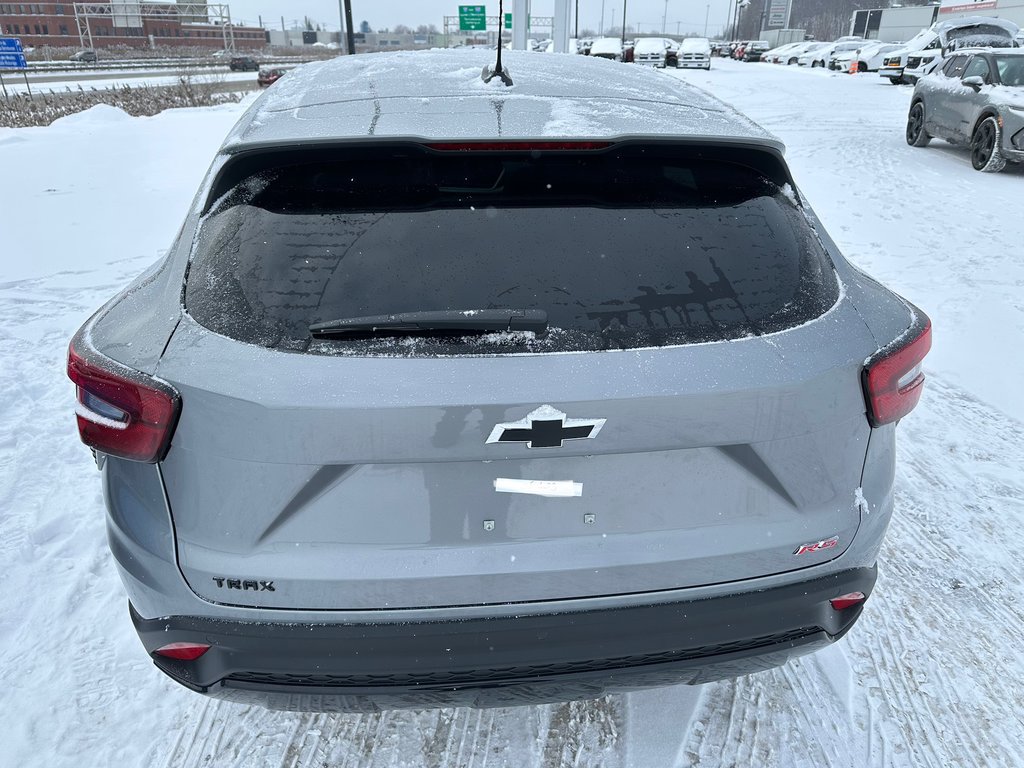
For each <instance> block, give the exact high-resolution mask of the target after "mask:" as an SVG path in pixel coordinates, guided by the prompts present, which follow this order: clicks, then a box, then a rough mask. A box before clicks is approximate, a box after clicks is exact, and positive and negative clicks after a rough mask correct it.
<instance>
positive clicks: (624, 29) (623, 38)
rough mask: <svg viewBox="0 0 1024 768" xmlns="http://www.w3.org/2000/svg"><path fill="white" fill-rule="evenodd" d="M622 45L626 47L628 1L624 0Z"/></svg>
mask: <svg viewBox="0 0 1024 768" xmlns="http://www.w3.org/2000/svg"><path fill="white" fill-rule="evenodd" d="M622 45H623V46H625V45H626V0H622Z"/></svg>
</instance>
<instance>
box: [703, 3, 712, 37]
mask: <svg viewBox="0 0 1024 768" xmlns="http://www.w3.org/2000/svg"><path fill="white" fill-rule="evenodd" d="M710 15H711V4H710V3H709V4H708V5H706V6H705V10H704V37H707V36H708V16H710Z"/></svg>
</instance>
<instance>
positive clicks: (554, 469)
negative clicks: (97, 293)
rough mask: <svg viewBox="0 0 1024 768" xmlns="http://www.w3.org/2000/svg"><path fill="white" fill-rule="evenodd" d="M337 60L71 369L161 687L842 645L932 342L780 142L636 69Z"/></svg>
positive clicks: (478, 680)
mask: <svg viewBox="0 0 1024 768" xmlns="http://www.w3.org/2000/svg"><path fill="white" fill-rule="evenodd" d="M491 55H492V54H490V53H489V52H487V51H479V50H465V51H430V52H422V53H412V54H410V53H398V54H386V55H375V56H373V57H369V56H367V57H363V56H352V57H341V58H339V59H335V60H332V61H329V62H323V63H317V64H311V65H308V66H305V67H302V68H300V69H298V70H296V71H295V72H294V73H293V74H290V75H289V76H288V77H287V78H284V79H282V80H281V81H280V82H279V83H278V84H277V85H275V87H274V88H272V89H270V90H269V91H268V92H267V93H265V94H264V95H262V96H261V97H260V98H259V99H258V100H257V101H256V102H255V103H254V104H253V106H252V107H251V108H250V109H249V111H248V112H247V113H246V114H245V115H244V116H243V117H242V119H241V120H240V121H239V123H238V125H237V126H236V127H235V128H234V129H233V130H232V131H231V133H230V135H229V136H228V138H227V140H226V141H225V143H224V145H223V147H222V148H221V150H220V152H219V153H218V154H217V156H216V158H215V159H214V161H213V165H212V167H211V168H210V171H209V173H208V175H207V177H206V179H205V181H204V182H203V183H202V186H201V187H200V189H199V192H198V194H197V196H196V199H195V203H194V205H193V207H192V209H191V211H190V212H189V214H188V216H187V218H186V219H185V222H184V225H183V226H182V229H181V232H180V234H179V235H178V238H177V240H176V242H175V243H174V244H173V246H172V247H171V249H170V251H169V252H168V254H167V255H166V257H165V258H163V259H162V260H161V261H160V262H159V263H158V264H156V265H154V267H153V268H152V269H151V270H150V271H149V272H148V273H147V274H145V275H143V276H141V277H140V278H139V279H138V280H136V281H135V282H134V283H133V284H132V285H130V286H129V287H128V288H126V289H125V290H124V291H123V292H121V293H120V294H118V295H117V296H115V297H114V298H112V299H111V300H110V301H109V302H108V303H107V304H106V305H105V306H104V307H102V308H101V309H100V310H99V311H98V312H97V313H96V314H95V315H94V316H93V317H92V318H91V319H90V320H89V321H88V322H87V323H86V324H85V325H84V326H83V328H82V329H81V331H79V333H78V334H77V335H76V336H75V338H74V339H73V340H72V342H71V346H70V350H69V360H68V371H69V375H70V377H71V378H72V380H73V381H74V382H75V383H76V384H77V387H78V389H77V398H78V399H77V406H76V414H77V420H78V427H79V430H80V433H81V436H82V439H83V440H84V442H85V443H86V444H87V445H89V446H90V447H91V448H92V449H93V451H94V453H95V455H96V458H97V463H98V464H99V467H100V469H101V472H102V476H103V487H104V496H105V500H106V505H107V515H108V528H109V537H110V546H111V549H112V551H113V554H114V557H115V560H116V562H117V564H118V567H119V569H120V573H121V577H122V579H123V582H124V585H125V588H126V591H127V593H128V597H129V600H130V613H131V618H132V621H133V622H134V624H135V627H136V628H137V630H138V633H139V635H140V637H141V639H142V642H143V644H144V646H145V648H146V651H147V652H148V653H149V654H150V656H151V657H152V659H153V661H154V662H155V663H156V665H157V666H158V667H159V668H160V669H161V670H162V671H163V672H165V673H167V674H168V675H170V676H171V677H172V678H173V679H175V680H176V681H178V682H179V683H181V684H182V685H184V686H186V687H188V688H190V689H192V690H194V691H197V692H200V693H204V694H209V695H214V696H219V697H223V698H227V699H233V700H239V701H256V702H260V703H262V704H264V705H267V706H270V707H274V708H282V709H298V710H325V709H326V710H330V709H336V710H367V709H376V708H396V707H416V708H424V707H433V706H446V705H472V706H491V705H509V704H517V703H526V702H543V701H557V700H567V699H578V698H589V697H595V696H599V695H601V694H603V693H605V692H607V691H614V690H629V689H634V688H640V687H645V686H659V685H667V684H671V683H680V682H681V683H702V682H706V681H711V680H716V679H721V678H728V677H735V676H737V675H742V674H746V673H749V672H754V671H759V670H764V669H767V668H770V667H773V666H776V665H779V664H783V663H785V662H786V661H787V660H788V659H789V658H791V657H793V656H796V655H799V654H803V653H808V652H810V651H813V650H815V649H818V648H822V647H825V646H827V645H829V644H830V643H832V642H834V641H835V640H837V639H838V638H840V637H842V636H843V634H844V633H846V632H847V630H849V629H850V627H851V625H852V624H853V623H854V621H855V620H856V619H857V617H858V616H859V615H860V613H861V610H862V608H863V605H864V601H865V600H866V599H867V596H868V595H869V594H870V592H871V589H872V586H873V584H874V582H875V573H876V570H875V568H876V566H875V562H876V557H877V555H878V551H879V547H880V545H881V542H882V537H883V534H884V532H885V529H886V526H887V525H888V522H889V518H890V515H891V513H892V507H893V474H894V467H893V460H894V440H895V428H896V423H897V421H898V420H899V419H901V418H902V417H903V416H905V415H906V414H907V413H909V412H910V410H911V409H912V408H913V407H914V406H915V404H916V403H917V401H918V398H919V397H920V395H921V392H922V383H923V380H924V377H923V375H922V373H921V362H922V359H923V358H924V356H925V354H926V353H927V351H928V348H929V345H930V339H931V334H930V323H929V321H928V318H927V317H926V316H925V315H924V314H923V313H922V312H921V311H920V310H917V309H915V308H914V307H913V306H912V305H910V304H909V303H907V302H906V301H904V300H903V299H901V298H900V297H898V296H896V295H895V294H893V293H892V292H891V291H889V290H887V289H886V288H884V287H883V286H881V285H879V284H878V283H877V282H875V281H874V280H872V279H871V278H869V277H867V276H866V275H864V274H863V273H861V272H859V271H858V270H857V269H855V268H853V267H852V266H851V265H850V264H849V263H848V262H847V261H846V260H845V259H844V258H843V256H842V254H841V253H840V252H839V250H838V249H837V248H836V246H835V244H834V243H833V242H832V241H831V240H830V239H829V237H828V235H827V234H826V233H825V231H824V229H823V228H822V226H821V224H820V222H819V221H818V220H817V219H816V217H815V215H814V213H813V212H812V211H811V209H810V208H809V207H808V206H807V204H806V203H805V202H804V201H803V200H802V198H801V197H800V195H799V193H798V191H797V189H796V185H795V182H794V180H793V178H792V176H791V174H790V171H789V169H788V167H787V166H786V163H785V161H784V160H783V147H782V145H781V143H780V142H779V141H778V140H776V139H774V138H773V137H771V136H769V135H768V134H766V133H765V132H764V131H763V130H761V129H760V128H759V127H757V126H756V125H754V124H753V123H751V122H750V121H749V120H747V119H746V118H744V117H742V116H741V115H739V114H737V113H736V112H734V111H732V110H731V109H730V108H729V107H727V106H725V105H724V104H722V103H721V102H719V101H717V100H715V99H713V98H712V97H710V96H709V95H707V94H706V93H704V92H703V91H700V90H697V89H694V88H690V87H687V86H684V85H682V84H680V83H679V82H678V81H675V80H673V79H671V78H667V77H665V76H663V75H661V74H658V73H655V72H653V71H651V70H647V69H644V68H639V67H635V68H634V67H619V66H617V65H614V64H613V63H610V62H606V61H601V60H597V59H592V58H581V57H557V56H556V57H540V56H532V55H528V54H518V55H517V54H515V53H513V54H510V55H509V56H508V59H507V61H508V63H509V64H510V69H511V75H512V79H513V80H514V85H513V86H511V87H506V86H504V85H502V84H501V83H500V82H499V81H498V80H496V79H495V80H492V81H491V82H490V83H485V82H483V80H482V78H481V76H480V74H479V73H480V71H481V68H482V67H483V66H484V65H486V64H488V63H490V57H491Z"/></svg>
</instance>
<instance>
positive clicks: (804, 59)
mask: <svg viewBox="0 0 1024 768" xmlns="http://www.w3.org/2000/svg"><path fill="white" fill-rule="evenodd" d="M862 45H864V41H863V40H861V39H855V40H845V41H839V40H837V41H835V42H833V43H831V44H830V45H825V46H822V47H821V48H816V49H814V50H811V51H808V52H807V53H805V54H803V55H802V56H801V57H800V58H799V59H797V64H799V65H800V66H801V67H811V68H812V69H813V68H814V67H824V66H826V65H827V64H828V62H830V61H831V60H832V57H833V56H835V55H836V54H837V53H842V52H844V51H855V50H857V49H858V48H860V47H861V46H862Z"/></svg>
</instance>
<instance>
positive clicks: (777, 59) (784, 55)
mask: <svg viewBox="0 0 1024 768" xmlns="http://www.w3.org/2000/svg"><path fill="white" fill-rule="evenodd" d="M803 45H804V43H802V42H801V43H786V44H785V45H780V46H778V47H777V48H772V49H771V50H770V51H768V53H765V54H762V56H761V61H767V62H769V63H770V64H781V63H782V62H784V61H786V60H787V59H788V58H789V55H790V54H792V53H793V52H794V51H796V50H797V49H798V48H800V47H802V46H803ZM801 53H802V51H801Z"/></svg>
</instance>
